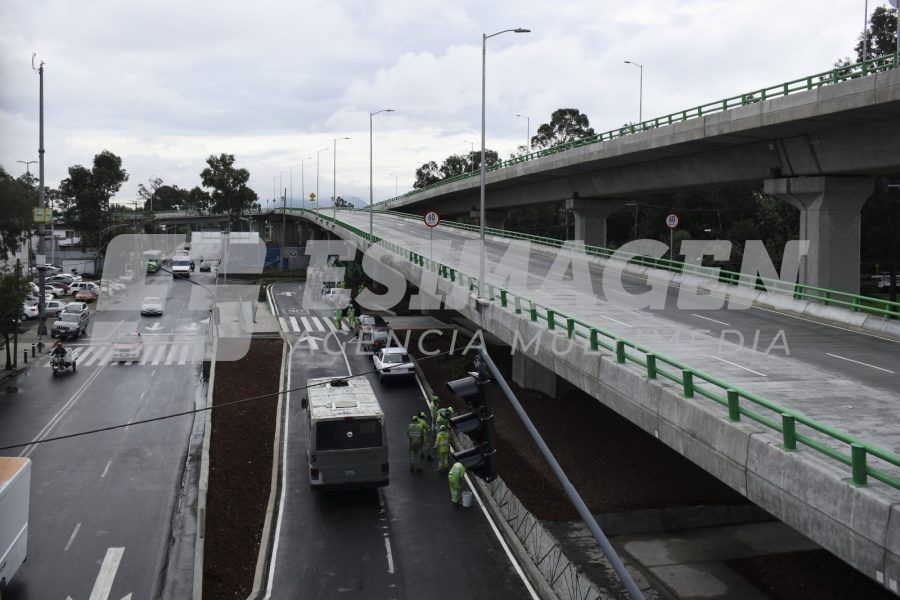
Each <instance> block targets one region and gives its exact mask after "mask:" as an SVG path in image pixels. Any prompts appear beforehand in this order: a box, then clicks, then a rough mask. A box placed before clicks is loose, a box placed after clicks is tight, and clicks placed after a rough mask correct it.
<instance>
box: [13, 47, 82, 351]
mask: <svg viewBox="0 0 900 600" xmlns="http://www.w3.org/2000/svg"><path fill="white" fill-rule="evenodd" d="M34 57H35V55H34V54H32V55H31V68H32V69H34ZM37 73H38V78H39V79H40V94H39V100H38V102H39V109H38V112H39V119H40V126H39V128H38V131H39V133H38V137H39V140H38V142H39V143H38V169H39V175H38V207H39V208H40V209H41V213H43V212H44V207H45V206H46V205H47V203H46V199H45V197H44V61H41V62H40V64H39V65H38V68H37ZM26 170H27V169H26ZM46 230H47V227H46V225H45V224H44V223H43V222H41V223H40V225H38V233H39V235H38V249H37V253H38V255H41V256H43V254H44V233H45V232H46ZM98 250H99V248H98ZM45 262H46V259H45ZM44 271H45V268H44V267H43V266H41V267H40V268H39V269H38V272H39V273H40V284H39V287H38V337H40V336H44V335H47V314H46V311H45V307H46V302H47V301H46V300H45V299H44V290H45V289H46V283H45V281H46V280H45V277H44Z"/></svg>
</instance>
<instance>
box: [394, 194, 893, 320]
mask: <svg viewBox="0 0 900 600" xmlns="http://www.w3.org/2000/svg"><path fill="white" fill-rule="evenodd" d="M379 212H381V213H382V214H390V215H394V216H398V217H403V218H405V219H414V220H421V217H419V216H418V215H410V214H408V213H402V212H398V211H394V210H383V211H379ZM441 225H446V226H448V227H453V228H454V229H460V230H463V231H472V232H478V231H480V230H479V228H478V225H469V224H468V223H457V222H455V221H441ZM484 231H485V234H486V235H492V236H497V237H505V238H508V239H513V240H525V241H528V242H531V243H534V244H539V245H542V246H549V247H552V248H561V247H562V246H563V244H564V243H565V242H563V241H562V240H557V239H555V238H548V237H543V236H539V235H532V234H529V233H520V232H518V231H510V230H507V229H494V228H492V227H485V229H484ZM584 250H585V252H586V253H587V254H588V255H589V256H596V257H598V258H610V257H611V256H612V255H613V254H615V253H616V252H617V251H616V250H612V249H610V248H604V247H602V246H590V245H587V244H586V245H585V246H584ZM618 256H625V257H628V262H630V263H632V264H637V265H641V266H645V267H649V268H653V269H664V270H666V271H672V272H675V273H683V274H687V275H695V276H698V277H704V278H707V279H711V271H712V269H713V268H714V267H706V266H703V265H699V264H698V265H693V264H689V263H685V262H683V261H677V260H669V259H666V258H652V257H649V256H642V255H640V254H631V253H627V252H619V253H618ZM716 279H717V281H719V282H720V283H727V284H731V285H744V286H749V287H754V288H755V289H757V290H761V291H770V292H771V291H778V292H784V293H789V294H793V296H794V298H796V299H798V300H813V301H816V302H821V303H822V304H824V305H826V306H830V305H834V306H840V307H843V308H847V309H850V310H852V311H853V312H863V313H868V314H873V315H878V316H881V317H884V318H889V319H898V318H900V302H891V301H890V300H884V299H881V298H873V297H871V296H863V295H861V294H852V293H850V292H841V291H838V290H829V289H827V288H820V287H816V286H812V285H806V284H803V283H796V282H788V281H783V280H781V279H771V278H767V277H761V276H756V277H754V276H752V275H748V274H746V273H740V272H738V271H729V270H727V269H720V270H719V271H718V273H717V278H716Z"/></svg>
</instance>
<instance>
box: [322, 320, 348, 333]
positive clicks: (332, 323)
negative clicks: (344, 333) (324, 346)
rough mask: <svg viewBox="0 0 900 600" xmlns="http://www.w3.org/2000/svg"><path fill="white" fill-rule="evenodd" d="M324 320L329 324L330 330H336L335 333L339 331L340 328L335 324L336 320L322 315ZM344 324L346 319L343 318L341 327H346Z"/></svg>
mask: <svg viewBox="0 0 900 600" xmlns="http://www.w3.org/2000/svg"><path fill="white" fill-rule="evenodd" d="M322 320H323V321H325V324H326V325H328V329H330V330H331V331H332V332H334V333H337V331H338V328H337V327H335V326H334V320H333V319H326V318H325V317H322ZM343 326H344V320H343V319H341V329H343V328H344V327H343Z"/></svg>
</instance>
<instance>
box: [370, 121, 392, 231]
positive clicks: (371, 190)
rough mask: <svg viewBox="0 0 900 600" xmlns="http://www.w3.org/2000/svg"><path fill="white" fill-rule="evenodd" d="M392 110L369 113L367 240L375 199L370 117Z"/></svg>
mask: <svg viewBox="0 0 900 600" xmlns="http://www.w3.org/2000/svg"><path fill="white" fill-rule="evenodd" d="M385 112H394V109H393V108H384V109H381V110H379V111H375V112H370V113H369V241H370V242H371V241H372V237H373V235H372V229H373V228H372V203H373V202H374V201H375V192H374V191H373V189H372V118H373V117H374V116H375V115H377V114H380V113H385Z"/></svg>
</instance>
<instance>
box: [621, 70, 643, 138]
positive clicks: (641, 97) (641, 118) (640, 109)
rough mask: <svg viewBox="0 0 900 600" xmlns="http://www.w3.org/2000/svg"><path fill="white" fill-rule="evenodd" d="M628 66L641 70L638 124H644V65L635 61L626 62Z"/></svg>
mask: <svg viewBox="0 0 900 600" xmlns="http://www.w3.org/2000/svg"><path fill="white" fill-rule="evenodd" d="M625 64H626V65H633V66H635V67H637V68H638V69H640V70H641V84H640V91H639V93H638V123H643V122H644V65H641V64H638V63H636V62H634V61H630V60H626V61H625Z"/></svg>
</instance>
